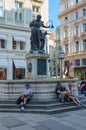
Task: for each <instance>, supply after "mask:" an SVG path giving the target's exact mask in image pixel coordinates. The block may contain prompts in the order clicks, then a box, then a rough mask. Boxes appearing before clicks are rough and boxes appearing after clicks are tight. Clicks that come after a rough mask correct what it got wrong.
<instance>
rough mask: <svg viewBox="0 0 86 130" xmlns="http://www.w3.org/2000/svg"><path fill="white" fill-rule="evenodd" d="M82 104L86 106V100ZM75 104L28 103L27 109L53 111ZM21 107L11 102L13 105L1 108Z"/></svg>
mask: <svg viewBox="0 0 86 130" xmlns="http://www.w3.org/2000/svg"><path fill="white" fill-rule="evenodd" d="M81 102H82V103H83V104H86V100H85V99H83V100H81ZM73 105H74V103H73V102H65V103H60V102H54V103H52V102H51V103H49V104H48V103H47V104H40V103H39V104H36V103H34V104H33V103H28V104H27V105H26V108H29V109H32V108H33V109H36V108H37V109H52V108H57V107H66V106H73ZM19 107H20V105H17V104H15V102H11V103H9V102H8V103H6V104H5V103H4V102H3V103H0V108H19Z"/></svg>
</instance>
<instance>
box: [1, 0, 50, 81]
mask: <svg viewBox="0 0 86 130" xmlns="http://www.w3.org/2000/svg"><path fill="white" fill-rule="evenodd" d="M38 14H41V15H42V20H43V21H44V23H45V24H46V23H47V21H48V0H0V80H3V79H8V80H11V79H24V78H25V77H26V74H27V66H26V59H25V55H26V54H27V53H28V52H29V50H30V35H31V34H30V32H31V29H30V27H29V24H30V22H31V21H32V20H33V19H35V18H36V16H37V15H38Z"/></svg>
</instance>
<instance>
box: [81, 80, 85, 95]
mask: <svg viewBox="0 0 86 130" xmlns="http://www.w3.org/2000/svg"><path fill="white" fill-rule="evenodd" d="M81 93H82V94H84V95H85V96H86V82H84V83H83V84H82V85H81Z"/></svg>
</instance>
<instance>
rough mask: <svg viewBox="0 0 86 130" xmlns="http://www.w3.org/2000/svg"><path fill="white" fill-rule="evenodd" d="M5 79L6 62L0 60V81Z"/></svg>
mask: <svg viewBox="0 0 86 130" xmlns="http://www.w3.org/2000/svg"><path fill="white" fill-rule="evenodd" d="M6 79H7V60H6V59H0V80H6Z"/></svg>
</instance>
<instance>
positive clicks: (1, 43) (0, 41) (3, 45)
mask: <svg viewBox="0 0 86 130" xmlns="http://www.w3.org/2000/svg"><path fill="white" fill-rule="evenodd" d="M5 42H6V41H5V40H3V39H1V40H0V48H1V49H5V48H6V43H5Z"/></svg>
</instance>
